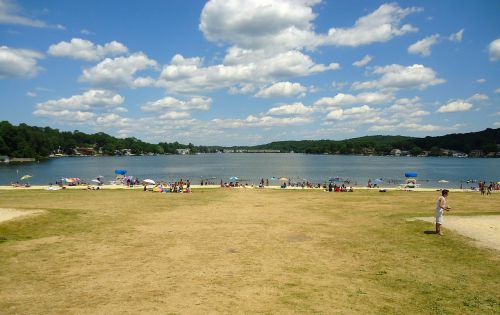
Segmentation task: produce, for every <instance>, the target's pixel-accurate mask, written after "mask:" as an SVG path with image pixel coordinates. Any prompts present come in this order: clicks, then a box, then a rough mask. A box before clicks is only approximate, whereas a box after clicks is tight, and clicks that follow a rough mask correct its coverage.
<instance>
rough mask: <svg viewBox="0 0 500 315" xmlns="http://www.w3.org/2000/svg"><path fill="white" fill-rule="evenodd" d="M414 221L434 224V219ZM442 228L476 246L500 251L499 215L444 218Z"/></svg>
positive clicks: (422, 218)
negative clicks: (455, 233)
mask: <svg viewBox="0 0 500 315" xmlns="http://www.w3.org/2000/svg"><path fill="white" fill-rule="evenodd" d="M416 219H418V220H423V221H426V222H432V223H434V222H435V219H434V217H419V218H416ZM443 227H444V228H445V229H450V230H453V231H456V232H458V233H460V234H462V235H464V236H467V237H470V238H472V239H474V240H475V243H476V244H477V245H478V246H481V247H488V248H493V249H496V250H499V251H500V215H481V216H445V218H444V224H443Z"/></svg>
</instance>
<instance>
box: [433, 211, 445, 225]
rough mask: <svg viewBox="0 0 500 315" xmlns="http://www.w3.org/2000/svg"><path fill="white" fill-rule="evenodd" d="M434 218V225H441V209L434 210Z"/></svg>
mask: <svg viewBox="0 0 500 315" xmlns="http://www.w3.org/2000/svg"><path fill="white" fill-rule="evenodd" d="M435 217H436V223H437V224H443V217H444V216H443V210H442V209H439V210H438V209H436V213H435Z"/></svg>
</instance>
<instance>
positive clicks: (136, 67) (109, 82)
mask: <svg viewBox="0 0 500 315" xmlns="http://www.w3.org/2000/svg"><path fill="white" fill-rule="evenodd" d="M157 66H158V64H157V63H156V61H155V60H153V59H149V58H148V57H147V56H146V55H145V54H144V53H141V52H139V53H134V54H132V55H130V56H127V57H117V58H113V59H111V58H106V59H104V60H103V61H101V62H100V63H98V64H97V65H95V66H94V67H92V68H87V69H84V70H83V74H82V75H81V76H80V78H79V80H80V81H81V82H88V83H90V84H92V85H95V86H102V87H131V88H137V87H144V86H149V85H152V84H154V82H155V81H154V79H152V78H150V77H135V74H136V73H137V72H139V71H142V70H147V69H156V68H157Z"/></svg>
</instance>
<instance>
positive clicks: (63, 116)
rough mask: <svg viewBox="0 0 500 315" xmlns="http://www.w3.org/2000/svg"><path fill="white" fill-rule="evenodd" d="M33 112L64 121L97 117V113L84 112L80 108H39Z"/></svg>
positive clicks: (38, 115)
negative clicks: (55, 109) (53, 109)
mask: <svg viewBox="0 0 500 315" xmlns="http://www.w3.org/2000/svg"><path fill="white" fill-rule="evenodd" d="M33 114H34V115H35V116H37V117H43V118H52V119H57V120H59V121H64V122H84V121H88V120H90V119H92V118H94V117H95V114H94V113H92V112H84V111H80V110H77V111H72V110H67V109H63V110H59V111H50V110H45V109H37V110H35V111H34V112H33Z"/></svg>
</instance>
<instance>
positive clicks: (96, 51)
mask: <svg viewBox="0 0 500 315" xmlns="http://www.w3.org/2000/svg"><path fill="white" fill-rule="evenodd" d="M127 52H128V48H127V47H126V46H125V45H123V44H122V43H119V42H117V41H112V42H109V43H106V44H104V46H101V45H96V44H94V43H92V42H91V41H89V40H85V39H81V38H73V39H71V41H70V42H65V41H62V42H59V43H57V44H54V45H51V46H50V47H49V50H48V51H47V53H48V54H49V55H52V56H57V57H70V58H73V59H82V60H86V61H97V60H101V59H103V58H104V57H106V56H116V55H121V54H125V53H127Z"/></svg>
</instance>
